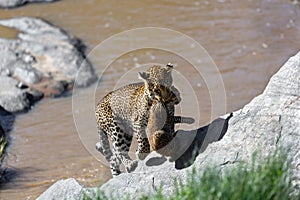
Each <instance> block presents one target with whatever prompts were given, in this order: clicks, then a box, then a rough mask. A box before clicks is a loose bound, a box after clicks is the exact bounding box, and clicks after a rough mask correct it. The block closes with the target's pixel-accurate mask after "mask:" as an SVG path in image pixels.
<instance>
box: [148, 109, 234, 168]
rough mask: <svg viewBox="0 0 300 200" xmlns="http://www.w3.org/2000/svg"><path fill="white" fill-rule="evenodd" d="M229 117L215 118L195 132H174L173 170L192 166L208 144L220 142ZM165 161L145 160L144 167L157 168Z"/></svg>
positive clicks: (164, 159) (158, 158) (159, 159)
mask: <svg viewBox="0 0 300 200" xmlns="http://www.w3.org/2000/svg"><path fill="white" fill-rule="evenodd" d="M231 117H232V113H231V114H230V115H229V116H228V117H227V118H226V119H223V118H217V119H215V120H214V121H212V122H211V123H210V124H208V125H206V126H204V127H200V128H198V129H196V130H191V131H184V130H178V131H176V137H175V139H176V140H175V141H176V142H175V147H176V148H175V149H176V152H174V156H173V158H176V159H175V168H176V169H183V168H186V167H188V166H190V165H192V164H193V163H194V161H195V159H196V157H197V156H198V155H199V154H200V153H202V152H204V151H205V149H206V148H207V146H208V144H210V143H212V142H215V141H219V140H221V139H222V138H223V137H224V135H225V134H226V132H227V129H228V121H229V119H230V118H231ZM182 152H183V153H182ZM176 153H177V154H178V155H176ZM165 161H167V159H166V158H165V157H163V156H162V157H152V158H150V159H149V160H147V162H146V165H147V166H157V165H161V164H163V163H164V162H165Z"/></svg>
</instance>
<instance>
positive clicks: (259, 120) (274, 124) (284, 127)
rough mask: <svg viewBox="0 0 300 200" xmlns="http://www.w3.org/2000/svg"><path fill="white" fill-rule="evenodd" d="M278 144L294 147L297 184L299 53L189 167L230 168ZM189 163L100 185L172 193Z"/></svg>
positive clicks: (120, 191)
mask: <svg viewBox="0 0 300 200" xmlns="http://www.w3.org/2000/svg"><path fill="white" fill-rule="evenodd" d="M209 135H211V134H210V133H209V134H208V135H207V136H206V137H210V136H209ZM204 140H205V139H204ZM212 141H213V140H212ZM215 141H216V140H215ZM202 142H203V140H202ZM278 145H283V146H285V147H289V148H290V151H289V156H290V158H291V159H292V168H293V180H294V184H295V185H300V170H299V166H300V52H299V53H298V54H297V55H295V56H294V57H291V58H290V59H289V60H288V61H287V63H285V64H284V66H283V67H282V68H281V69H280V70H279V71H278V72H277V73H276V74H275V75H274V76H273V77H272V78H271V80H270V82H269V84H268V86H267V87H266V89H265V91H264V92H263V93H262V94H261V95H259V96H258V97H256V98H254V99H253V100H252V101H251V102H250V103H249V104H247V105H246V106H245V107H244V108H243V109H241V110H238V111H236V112H234V113H233V117H232V119H230V121H229V125H228V130H227V132H226V134H225V135H224V137H223V138H222V139H221V140H220V141H217V142H213V143H211V144H209V145H208V146H207V148H206V150H205V151H204V152H202V151H201V152H202V153H201V152H200V154H199V155H198V157H197V158H196V160H195V162H194V163H193V165H192V166H191V167H196V169H197V170H198V171H199V172H200V173H201V171H203V169H204V168H205V167H207V166H211V165H215V166H219V167H220V168H221V169H222V168H223V167H224V166H227V165H228V166H230V167H232V166H234V165H235V164H236V161H237V160H244V161H246V162H249V161H250V160H251V155H252V154H253V153H254V152H255V151H257V150H259V151H262V154H263V155H268V154H269V153H270V152H271V150H273V149H275V148H276V146H278ZM139 165H143V164H140V163H139ZM191 167H188V168H185V169H182V170H176V169H175V166H174V164H171V163H168V162H165V163H164V164H162V165H160V166H155V167H153V166H151V167H147V168H140V167H138V168H137V170H136V171H135V172H133V173H130V174H126V173H124V174H121V175H120V176H118V177H115V178H113V179H111V180H109V181H108V182H107V183H105V184H104V185H103V186H102V187H101V188H100V189H101V190H103V191H104V192H105V193H106V194H107V195H110V193H111V192H112V191H113V193H114V194H119V195H121V196H123V195H125V194H127V193H128V194H130V195H131V198H135V199H138V198H139V197H140V196H141V195H142V194H146V195H147V194H148V193H151V192H154V191H155V188H158V187H159V186H160V185H161V184H162V189H163V194H165V195H170V194H172V193H173V192H174V191H175V188H174V178H177V179H178V178H182V179H183V180H184V179H185V177H186V174H187V171H189V170H190V169H191Z"/></svg>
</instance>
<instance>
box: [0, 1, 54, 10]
mask: <svg viewBox="0 0 300 200" xmlns="http://www.w3.org/2000/svg"><path fill="white" fill-rule="evenodd" d="M54 1H57V0H0V8H15V7H19V6H22V5H25V4H27V3H43V2H54Z"/></svg>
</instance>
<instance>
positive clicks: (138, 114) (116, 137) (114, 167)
mask: <svg viewBox="0 0 300 200" xmlns="http://www.w3.org/2000/svg"><path fill="white" fill-rule="evenodd" d="M171 69H172V67H170V66H164V67H159V66H153V67H151V68H150V69H149V70H147V71H146V72H144V73H140V78H141V79H142V80H143V82H142V83H134V84H130V85H127V86H124V87H122V88H119V89H117V90H115V91H112V92H110V93H108V94H107V95H106V96H105V97H104V98H103V99H101V100H100V101H99V103H98V104H97V106H96V111H95V115H96V120H97V127H98V132H99V139H100V140H99V142H98V143H97V144H96V149H97V150H98V151H100V152H101V153H102V154H103V155H104V156H105V158H106V160H107V161H108V162H109V163H110V168H111V172H112V175H113V176H116V175H118V174H120V173H121V172H120V164H121V163H123V164H124V165H125V169H126V171H127V172H131V171H133V170H134V169H135V168H136V167H137V161H136V160H135V161H132V160H131V158H130V157H129V155H128V152H129V148H130V145H131V143H132V137H133V135H136V136H137V142H138V150H137V157H138V159H141V160H142V159H144V158H145V157H146V155H148V154H149V152H150V144H149V141H148V138H147V135H146V126H147V124H148V118H149V109H150V107H151V105H152V103H153V102H154V100H156V101H164V100H163V99H164V97H165V96H164V95H165V94H166V93H167V92H166V91H167V90H168V88H167V86H168V85H170V84H172V76H171V71H172V70H171ZM155 71H157V73H155ZM162 79H163V80H162ZM109 138H110V139H111V141H112V149H111V148H110V145H109Z"/></svg>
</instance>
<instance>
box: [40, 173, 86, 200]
mask: <svg viewBox="0 0 300 200" xmlns="http://www.w3.org/2000/svg"><path fill="white" fill-rule="evenodd" d="M83 193H84V189H83V187H82V186H81V185H80V184H79V183H78V182H77V181H76V180H75V179H73V178H70V179H66V180H60V181H57V182H56V183H54V184H53V185H52V186H51V187H50V188H48V190H46V191H45V192H44V193H43V194H41V195H40V196H39V197H38V198H37V200H59V199H64V200H73V199H74V200H75V199H78V200H79V199H81V197H82V196H83Z"/></svg>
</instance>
